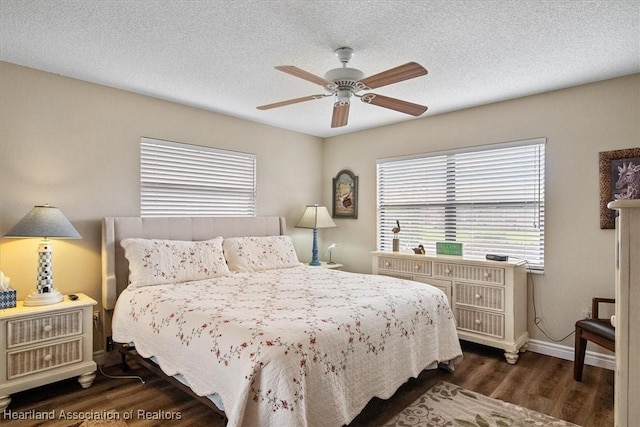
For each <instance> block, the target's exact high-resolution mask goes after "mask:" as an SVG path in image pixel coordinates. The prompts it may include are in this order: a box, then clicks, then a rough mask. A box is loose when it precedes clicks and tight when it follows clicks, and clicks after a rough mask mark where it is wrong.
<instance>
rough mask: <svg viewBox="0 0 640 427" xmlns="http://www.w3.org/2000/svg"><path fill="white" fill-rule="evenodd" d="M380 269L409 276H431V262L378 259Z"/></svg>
mask: <svg viewBox="0 0 640 427" xmlns="http://www.w3.org/2000/svg"><path fill="white" fill-rule="evenodd" d="M378 268H379V269H384V270H393V271H398V272H402V273H409V274H425V275H431V262H430V261H426V260H425V261H423V260H416V259H404V258H391V257H389V258H386V257H380V258H378ZM380 274H382V272H380Z"/></svg>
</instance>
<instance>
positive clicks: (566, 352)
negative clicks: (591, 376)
mask: <svg viewBox="0 0 640 427" xmlns="http://www.w3.org/2000/svg"><path fill="white" fill-rule="evenodd" d="M528 351H533V352H534V353H540V354H544V355H547V356H553V357H557V358H559V359H565V360H573V353H574V352H573V347H568V346H566V345H560V344H555V343H550V342H547V341H538V340H529V347H528ZM584 363H585V365H591V366H597V367H600V368H605V369H610V370H612V371H613V370H615V368H616V357H615V356H614V355H609V354H602V353H596V352H595V351H588V350H587V353H586V355H585V357H584Z"/></svg>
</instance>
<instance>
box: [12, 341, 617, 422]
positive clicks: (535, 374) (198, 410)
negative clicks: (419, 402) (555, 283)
mask: <svg viewBox="0 0 640 427" xmlns="http://www.w3.org/2000/svg"><path fill="white" fill-rule="evenodd" d="M463 349H464V355H465V357H464V360H463V361H462V362H461V363H460V365H459V366H458V367H457V368H456V370H455V372H453V373H450V372H446V371H443V370H435V371H426V372H423V373H422V374H421V375H420V376H419V377H418V378H415V379H411V380H409V381H408V382H407V383H406V384H405V385H403V386H402V387H401V388H400V389H399V390H398V392H397V393H396V394H395V395H394V396H393V397H392V398H390V399H389V400H385V401H383V400H380V399H374V400H372V401H371V402H370V403H369V405H368V406H367V407H366V408H365V409H364V410H363V412H362V413H361V414H360V415H359V416H358V417H357V418H356V419H355V420H354V421H353V423H352V424H351V426H367V427H368V426H377V425H381V424H383V423H384V422H385V421H387V420H388V419H389V418H390V417H392V416H393V415H394V414H396V413H397V412H399V411H401V410H402V409H403V408H404V407H406V406H408V405H409V404H410V403H411V402H413V401H414V400H415V399H417V398H418V397H419V396H420V395H422V394H423V393H424V392H425V391H426V390H428V389H429V388H430V387H431V386H432V385H433V384H435V383H436V382H437V381H448V382H450V383H453V384H457V385H459V386H461V387H464V388H466V389H469V390H473V391H476V392H479V393H482V394H484V395H486V396H490V397H493V398H496V399H501V400H504V401H507V402H511V403H514V404H517V405H520V406H525V407H527V408H530V409H533V410H536V411H539V412H543V413H545V414H548V415H551V416H554V417H556V418H560V419H563V420H567V421H570V422H572V423H575V424H578V425H580V426H583V427H611V426H613V377H614V374H613V372H612V371H609V370H606V369H602V368H595V367H592V366H585V371H584V375H583V381H582V382H576V381H574V380H573V363H572V362H571V361H567V360H562V359H556V358H553V357H549V356H544V355H541V354H536V353H532V352H526V353H523V354H522V355H521V357H520V360H519V361H518V363H517V364H516V365H508V364H507V363H506V362H505V360H504V357H503V356H502V352H501V351H499V350H495V349H491V348H487V347H483V346H479V345H475V344H470V343H464V345H463ZM131 365H132V369H131V370H130V371H129V372H126V373H123V372H122V370H121V369H120V367H118V366H114V367H110V368H106V369H105V373H107V374H109V375H122V374H128V375H140V376H142V377H143V378H144V379H145V382H146V383H145V384H142V383H140V382H139V381H138V380H135V379H111V378H107V377H105V376H103V375H101V374H100V373H98V376H97V378H96V380H95V382H94V384H93V386H92V387H90V388H89V389H85V390H83V389H82V388H81V387H80V385H79V384H78V382H77V381H76V380H75V379H71V380H66V381H61V382H58V383H55V384H50V385H47V386H43V387H39V388H36V389H32V390H28V391H24V392H21V393H16V394H14V395H13V396H12V402H11V405H10V406H9V410H11V411H13V412H14V415H15V414H19V413H23V414H24V413H26V412H28V411H33V413H43V412H48V413H50V412H51V411H55V415H56V418H58V419H55V420H46V421H37V420H9V419H7V417H6V416H5V415H6V414H0V420H1V421H0V424H2V425H3V426H5V425H6V426H7V427H9V426H20V427H23V426H47V427H48V426H65V427H69V426H79V425H80V424H81V422H82V420H77V419H76V420H73V419H59V414H60V411H61V410H62V411H65V412H66V413H68V414H70V415H73V414H75V415H80V414H83V413H85V414H86V413H103V412H102V411H115V412H117V413H118V414H120V416H121V417H123V416H124V414H125V413H130V414H132V417H131V419H129V420H127V421H126V422H127V424H128V425H129V426H144V427H147V426H168V425H170V426H208V427H211V426H214V427H218V426H222V425H223V419H222V417H220V415H218V414H217V413H215V412H214V411H213V410H211V409H209V408H208V407H206V406H204V405H203V404H201V403H199V402H197V401H195V400H193V399H191V398H190V397H188V396H187V395H186V394H184V393H183V392H181V391H180V390H178V389H176V388H174V387H173V386H171V385H169V384H168V383H166V382H165V381H164V380H162V379H160V378H159V377H157V376H155V375H154V374H152V373H151V372H149V371H147V370H146V369H144V368H143V367H140V366H137V365H135V364H133V363H132V364H131ZM132 410H133V412H129V411H132ZM138 411H143V412H145V414H144V415H142V414H141V413H138ZM154 417H155V418H163V419H152V418H154ZM177 417H179V418H180V419H176V418H177Z"/></svg>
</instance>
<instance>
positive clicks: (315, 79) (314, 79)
mask: <svg viewBox="0 0 640 427" xmlns="http://www.w3.org/2000/svg"><path fill="white" fill-rule="evenodd" d="M275 69H276V70H279V71H282V72H283V73H287V74H291V75H292V76H294V77H298V78H301V79H304V80H307V81H309V82H311V83H315V84H318V85H320V86H333V82H330V81H329V80H325V79H323V78H322V77H319V76H316V75H315V74H312V73H310V72H308V71H305V70H303V69H301V68H298V67H295V66H293V65H279V66H277V67H275Z"/></svg>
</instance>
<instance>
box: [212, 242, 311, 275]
mask: <svg viewBox="0 0 640 427" xmlns="http://www.w3.org/2000/svg"><path fill="white" fill-rule="evenodd" d="M222 248H223V249H224V256H225V258H226V259H227V264H228V265H229V270H231V271H237V272H239V273H246V272H252V271H262V270H272V269H274V268H290V267H297V266H299V265H300V261H298V256H297V255H296V251H295V249H294V248H293V243H292V242H291V238H290V237H289V236H268V237H234V238H230V239H224V241H223V242H222Z"/></svg>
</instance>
